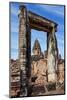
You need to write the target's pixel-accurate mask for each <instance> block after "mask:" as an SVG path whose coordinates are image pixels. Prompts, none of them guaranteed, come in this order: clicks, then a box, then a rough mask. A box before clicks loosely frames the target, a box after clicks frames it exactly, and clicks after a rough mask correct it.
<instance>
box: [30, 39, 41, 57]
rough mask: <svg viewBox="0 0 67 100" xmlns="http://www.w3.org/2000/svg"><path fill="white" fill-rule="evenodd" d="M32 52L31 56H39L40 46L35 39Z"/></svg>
mask: <svg viewBox="0 0 67 100" xmlns="http://www.w3.org/2000/svg"><path fill="white" fill-rule="evenodd" d="M32 51H33V54H34V55H36V56H39V55H41V46H40V43H39V41H38V40H37V39H36V40H35V42H34V46H33V50H32Z"/></svg>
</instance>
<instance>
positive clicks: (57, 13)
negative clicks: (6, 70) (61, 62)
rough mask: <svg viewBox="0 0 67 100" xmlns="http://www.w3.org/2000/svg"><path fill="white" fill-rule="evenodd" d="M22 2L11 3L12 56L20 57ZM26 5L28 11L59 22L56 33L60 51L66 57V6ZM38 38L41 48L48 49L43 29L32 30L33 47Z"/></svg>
mask: <svg viewBox="0 0 67 100" xmlns="http://www.w3.org/2000/svg"><path fill="white" fill-rule="evenodd" d="M21 4H22V3H11V4H10V6H11V9H10V13H11V17H10V23H11V58H12V59H17V58H18V46H19V45H18V44H19V43H18V34H19V27H18V26H19V18H18V13H19V6H20V5H21ZM22 5H26V7H27V9H28V11H29V10H30V11H32V12H34V13H37V14H39V15H40V16H43V17H45V18H48V19H50V20H53V21H55V22H56V23H57V24H58V31H57V32H56V33H55V34H56V37H57V42H58V49H59V53H60V54H61V56H62V58H64V6H59V5H58V6H55V5H43V4H42V5H41V4H22ZM36 38H37V39H38V40H39V42H40V45H41V50H42V52H44V51H45V50H46V49H47V33H46V32H43V31H37V30H31V49H32V47H33V44H34V41H35V39H36Z"/></svg>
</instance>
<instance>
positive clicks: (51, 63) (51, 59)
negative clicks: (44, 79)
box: [47, 28, 57, 83]
mask: <svg viewBox="0 0 67 100" xmlns="http://www.w3.org/2000/svg"><path fill="white" fill-rule="evenodd" d="M47 34H48V35H47V36H48V37H47V46H48V47H47V49H48V57H47V68H48V82H49V83H56V80H57V77H56V67H57V65H56V60H57V59H56V56H57V41H56V36H55V29H54V28H53V29H52V31H51V32H50V33H47Z"/></svg>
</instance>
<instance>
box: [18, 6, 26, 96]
mask: <svg viewBox="0 0 67 100" xmlns="http://www.w3.org/2000/svg"><path fill="white" fill-rule="evenodd" d="M27 29H28V28H27V10H26V8H25V6H20V13H19V62H20V84H21V87H20V96H27V84H28V82H27Z"/></svg>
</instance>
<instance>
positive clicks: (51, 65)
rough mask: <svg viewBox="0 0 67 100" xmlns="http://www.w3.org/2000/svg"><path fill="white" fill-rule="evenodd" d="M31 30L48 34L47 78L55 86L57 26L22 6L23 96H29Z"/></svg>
mask: <svg viewBox="0 0 67 100" xmlns="http://www.w3.org/2000/svg"><path fill="white" fill-rule="evenodd" d="M31 29H36V30H38V31H44V32H47V69H48V70H47V77H48V80H47V81H48V83H52V84H55V87H56V78H57V77H56V69H57V39H56V35H55V32H56V31H57V24H56V23H55V22H53V21H51V20H48V19H46V18H44V17H42V16H40V15H37V14H35V13H33V12H30V11H27V8H26V7H25V6H20V13H19V64H20V65H19V66H20V70H21V75H20V78H21V87H22V88H21V95H22V96H27V95H28V92H29V90H28V88H29V86H28V82H29V78H30V69H31V68H30V67H31V66H30V64H31Z"/></svg>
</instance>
